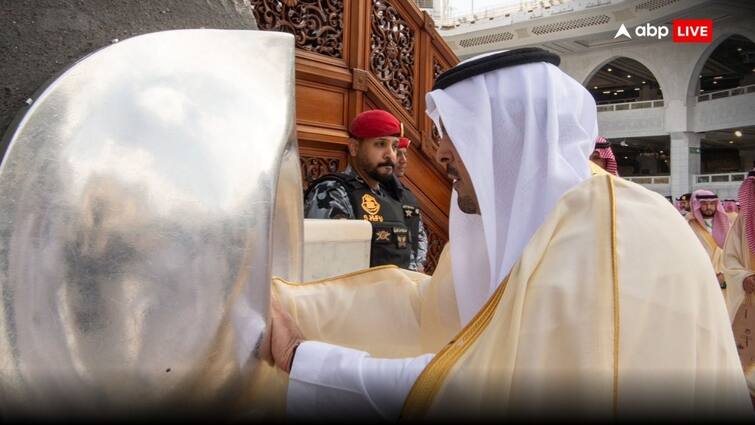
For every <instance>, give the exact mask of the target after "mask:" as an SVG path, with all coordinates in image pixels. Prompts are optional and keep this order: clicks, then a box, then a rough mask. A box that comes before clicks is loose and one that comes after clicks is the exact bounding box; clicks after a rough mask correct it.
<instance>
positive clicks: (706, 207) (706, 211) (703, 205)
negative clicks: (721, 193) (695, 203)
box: [700, 201, 717, 218]
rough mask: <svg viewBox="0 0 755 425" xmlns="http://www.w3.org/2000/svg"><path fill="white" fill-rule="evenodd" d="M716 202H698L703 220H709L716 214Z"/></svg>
mask: <svg viewBox="0 0 755 425" xmlns="http://www.w3.org/2000/svg"><path fill="white" fill-rule="evenodd" d="M716 203H717V201H700V214H702V215H703V217H705V218H711V217H713V216H714V215H715V214H716Z"/></svg>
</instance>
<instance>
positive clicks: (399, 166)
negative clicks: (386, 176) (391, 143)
mask: <svg viewBox="0 0 755 425" xmlns="http://www.w3.org/2000/svg"><path fill="white" fill-rule="evenodd" d="M396 159H397V161H396V168H395V169H394V170H393V172H394V173H396V177H404V174H406V164H407V163H408V161H407V158H406V148H404V149H399V150H398V151H397V152H396Z"/></svg>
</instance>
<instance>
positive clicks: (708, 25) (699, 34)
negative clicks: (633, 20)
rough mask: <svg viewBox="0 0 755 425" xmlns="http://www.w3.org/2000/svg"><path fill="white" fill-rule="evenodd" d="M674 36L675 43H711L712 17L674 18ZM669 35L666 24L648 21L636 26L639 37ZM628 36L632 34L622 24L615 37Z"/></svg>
mask: <svg viewBox="0 0 755 425" xmlns="http://www.w3.org/2000/svg"><path fill="white" fill-rule="evenodd" d="M672 27H673V32H672V37H673V40H674V43H710V42H711V41H713V20H712V19H674V20H673V25H672ZM668 35H669V28H668V27H667V26H665V25H657V26H656V25H652V24H650V23H646V24H644V25H639V26H637V27H635V28H634V36H635V37H637V38H655V39H656V40H663V39H665V38H666V37H667V36H668ZM619 37H626V38H629V39H631V38H632V34H631V32H630V31H629V30H628V29H627V27H626V25H624V24H621V26H620V27H619V30H618V31H616V35H614V36H613V38H619Z"/></svg>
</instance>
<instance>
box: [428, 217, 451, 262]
mask: <svg viewBox="0 0 755 425" xmlns="http://www.w3.org/2000/svg"><path fill="white" fill-rule="evenodd" d="M425 232H426V233H427V261H426V262H425V273H427V274H433V272H435V267H437V266H438V259H440V253H441V252H442V251H443V247H444V246H445V245H446V242H448V240H447V239H446V238H444V237H443V236H442V235H441V234H440V233H438V232H437V231H435V230H434V229H433V228H432V227H430V226H428V225H427V224H425Z"/></svg>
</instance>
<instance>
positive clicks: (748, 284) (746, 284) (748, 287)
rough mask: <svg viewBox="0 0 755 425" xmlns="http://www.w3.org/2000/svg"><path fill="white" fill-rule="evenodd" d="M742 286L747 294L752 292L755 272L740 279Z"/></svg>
mask: <svg viewBox="0 0 755 425" xmlns="http://www.w3.org/2000/svg"><path fill="white" fill-rule="evenodd" d="M742 287H743V288H744V290H745V292H747V293H748V294H752V293H753V292H755V274H754V275H752V276H747V277H746V278H745V279H744V280H743V281H742Z"/></svg>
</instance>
